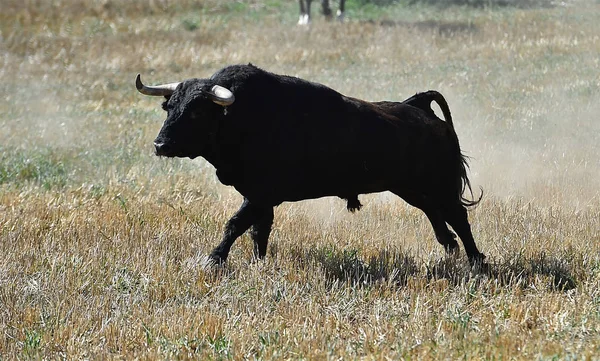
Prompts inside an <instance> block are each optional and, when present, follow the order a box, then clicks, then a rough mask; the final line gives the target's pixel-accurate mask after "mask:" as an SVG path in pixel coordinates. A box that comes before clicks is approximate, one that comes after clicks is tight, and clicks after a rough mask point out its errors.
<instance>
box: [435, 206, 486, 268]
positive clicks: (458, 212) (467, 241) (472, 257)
mask: <svg viewBox="0 0 600 361" xmlns="http://www.w3.org/2000/svg"><path fill="white" fill-rule="evenodd" d="M443 211H444V219H445V220H446V222H448V224H449V225H450V226H452V228H453V229H454V231H455V232H456V233H457V234H458V236H459V237H460V239H461V241H462V243H463V245H464V247H465V252H466V253H467V257H469V263H471V264H472V265H474V264H481V263H483V260H484V259H485V255H484V254H483V253H481V252H479V250H478V249H477V246H476V245H475V240H474V239H473V233H472V232H471V225H470V224H469V219H468V217H467V209H466V208H465V206H463V205H462V204H460V203H455V204H453V205H451V206H449V207H445V208H443Z"/></svg>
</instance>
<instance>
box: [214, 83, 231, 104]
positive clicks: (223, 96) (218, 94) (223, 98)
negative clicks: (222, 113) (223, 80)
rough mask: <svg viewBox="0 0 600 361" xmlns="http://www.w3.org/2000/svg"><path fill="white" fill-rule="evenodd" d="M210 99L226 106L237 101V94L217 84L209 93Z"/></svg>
mask: <svg viewBox="0 0 600 361" xmlns="http://www.w3.org/2000/svg"><path fill="white" fill-rule="evenodd" d="M208 95H209V96H210V99H211V100H212V101H213V102H215V103H217V104H219V105H222V106H224V107H226V106H228V105H231V104H233V102H234V101H235V96H234V95H233V93H232V92H231V90H229V89H227V88H224V87H222V86H220V85H215V86H213V87H212V89H211V91H210V93H208Z"/></svg>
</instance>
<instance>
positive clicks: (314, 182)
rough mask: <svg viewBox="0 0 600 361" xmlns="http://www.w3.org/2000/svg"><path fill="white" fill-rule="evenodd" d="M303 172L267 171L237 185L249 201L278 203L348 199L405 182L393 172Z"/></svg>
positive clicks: (396, 186)
mask: <svg viewBox="0 0 600 361" xmlns="http://www.w3.org/2000/svg"><path fill="white" fill-rule="evenodd" d="M306 172H307V171H304V172H301V171H294V172H290V173H287V172H284V173H279V174H276V175H274V174H271V175H270V176H266V177H263V178H260V179H256V180H255V181H251V182H249V183H248V184H244V185H243V186H240V187H237V186H236V189H238V191H239V192H240V193H241V194H242V195H244V196H245V197H246V198H248V199H250V200H251V201H253V200H254V201H257V202H261V203H269V204H270V205H278V204H280V203H282V202H296V201H301V200H306V199H316V198H321V197H328V196H335V197H340V198H348V197H352V196H356V195H359V194H368V193H378V192H383V191H387V190H391V189H398V188H401V187H404V186H406V185H407V184H408V181H409V179H404V177H403V176H402V175H401V174H398V172H395V171H387V172H383V171H379V172H374V171H356V170H355V171H347V170H341V169H337V170H336V169H332V170H329V171H322V172H314V173H310V174H309V173H306Z"/></svg>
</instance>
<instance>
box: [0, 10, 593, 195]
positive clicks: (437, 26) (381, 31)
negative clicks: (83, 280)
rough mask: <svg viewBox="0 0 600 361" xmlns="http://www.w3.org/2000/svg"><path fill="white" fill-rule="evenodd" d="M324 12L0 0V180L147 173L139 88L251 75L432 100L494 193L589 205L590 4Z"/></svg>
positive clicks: (155, 105)
mask: <svg viewBox="0 0 600 361" xmlns="http://www.w3.org/2000/svg"><path fill="white" fill-rule="evenodd" d="M331 7H332V8H333V9H334V10H335V9H336V8H337V3H336V2H335V1H333V2H332V3H331ZM320 12H321V7H320V2H319V1H315V2H313V6H312V23H311V24H310V25H309V26H298V25H297V24H296V22H297V19H298V14H299V9H298V4H297V3H296V2H294V1H278V0H263V1H261V0H254V1H216V0H215V1H211V0H198V1H191V0H184V1H171V0H152V1H125V0H96V1H74V0H68V1H67V0H62V1H61V0H55V1H51V0H45V1H40V0H38V1H32V0H23V1H21V0H19V1H16V0H4V1H3V2H2V11H1V12H0V55H1V58H0V59H1V60H0V61H1V62H0V147H1V148H0V149H1V150H2V152H1V154H2V155H1V157H2V158H1V162H0V183H19V182H22V181H26V182H29V181H33V182H37V183H42V184H46V186H48V187H54V186H65V185H77V184H80V183H93V184H97V185H99V186H103V185H106V184H108V183H110V182H115V181H118V179H124V178H127V177H128V175H131V174H134V175H140V176H141V173H148V172H149V171H150V172H154V171H155V170H154V168H155V167H156V164H157V160H156V159H154V158H153V157H152V156H151V152H152V149H151V144H152V140H153V138H154V136H155V134H156V133H157V132H158V130H159V128H160V125H161V121H162V120H163V118H164V114H163V113H162V110H161V109H160V106H159V105H160V104H159V101H157V100H156V99H148V98H145V97H143V96H141V95H140V94H138V93H137V92H136V91H135V88H134V82H133V80H134V78H135V75H136V74H137V73H138V72H139V73H142V75H143V76H144V79H145V80H146V82H149V83H164V82H173V81H180V80H183V79H186V78H192V77H209V76H210V75H211V74H212V73H213V72H214V71H216V70H218V69H220V68H221V67H223V66H225V65H228V64H236V63H248V62H252V63H253V64H255V65H257V66H259V67H262V68H264V69H266V70H269V71H273V72H277V73H282V74H288V75H295V76H299V77H303V78H306V79H309V80H312V81H316V82H321V83H323V84H326V85H328V86H330V87H332V88H334V89H336V90H338V91H340V92H341V93H343V94H346V95H350V96H354V97H359V98H363V99H367V100H397V101H400V100H403V99H405V98H407V97H409V96H411V95H412V94H414V93H415V92H419V91H424V90H427V89H436V90H438V91H440V92H441V93H443V94H444V95H445V96H446V98H447V99H448V101H449V104H450V108H451V110H452V111H453V114H454V117H455V124H456V128H457V132H458V134H459V138H460V140H461V142H462V147H463V149H464V151H465V153H466V154H467V155H468V156H470V157H471V171H472V177H473V183H474V185H475V186H476V187H477V186H481V187H483V188H484V189H485V190H486V194H487V195H490V196H498V197H507V196H518V197H525V198H527V199H536V200H539V201H542V202H550V203H556V202H559V203H560V204H569V205H571V206H574V207H586V206H587V205H589V204H590V202H596V204H597V200H598V185H599V182H600V181H599V178H598V174H599V170H600V160H599V158H598V154H600V149H599V145H598V144H599V142H598V131H599V129H600V123H599V122H598V119H597V114H598V113H599V110H600V108H599V107H600V105H599V102H598V99H600V97H599V95H600V75H599V74H600V72H598V69H599V61H600V55H599V54H600V40H599V38H598V37H599V34H600V22H599V21H598V2H597V1H594V0H570V1H565V2H559V1H545V0H524V1H517V0H485V1H484V0H455V1H441V0H411V1H393V0H372V1H369V0H349V1H348V2H347V4H346V19H345V22H343V23H340V22H336V21H327V20H326V19H325V18H324V17H323V16H322V15H321V13H320ZM180 162H181V161H179V160H173V161H171V163H170V164H169V167H171V166H177V167H179V166H181V167H189V163H191V162H187V161H183V162H185V163H186V165H179V164H178V163H180ZM159 163H160V162H159ZM194 164H196V165H198V166H199V167H200V168H202V167H204V165H203V164H202V161H194ZM147 167H149V168H150V169H146V168H147ZM140 168H143V169H140Z"/></svg>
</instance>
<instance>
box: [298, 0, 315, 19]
mask: <svg viewBox="0 0 600 361" xmlns="http://www.w3.org/2000/svg"><path fill="white" fill-rule="evenodd" d="M311 1H312V0H300V18H299V19H298V25H308V24H309V23H310V2H311Z"/></svg>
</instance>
